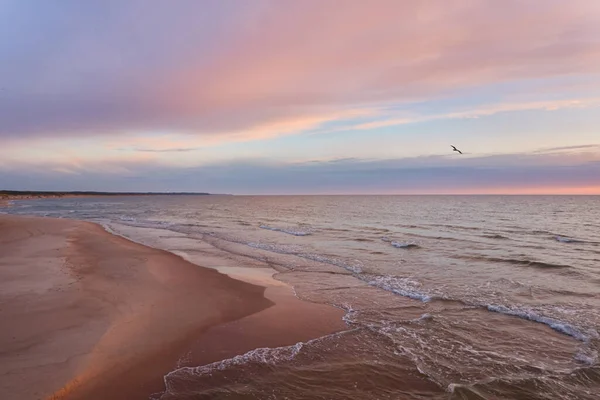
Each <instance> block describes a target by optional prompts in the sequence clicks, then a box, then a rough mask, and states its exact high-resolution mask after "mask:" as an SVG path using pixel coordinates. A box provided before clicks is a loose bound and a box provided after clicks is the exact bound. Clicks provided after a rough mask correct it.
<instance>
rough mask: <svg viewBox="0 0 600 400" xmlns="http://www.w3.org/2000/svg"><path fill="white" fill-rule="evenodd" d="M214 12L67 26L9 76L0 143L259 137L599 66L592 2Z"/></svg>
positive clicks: (277, 6) (491, 1) (394, 3)
mask: <svg viewBox="0 0 600 400" xmlns="http://www.w3.org/2000/svg"><path fill="white" fill-rule="evenodd" d="M207 4H211V5H210V6H207ZM218 6H219V5H218V3H217V2H215V3H203V2H191V3H187V7H188V8H187V9H185V8H177V7H174V6H171V5H165V6H162V5H159V3H146V2H136V3H131V4H128V5H126V6H125V5H124V6H121V8H119V7H117V9H116V11H115V12H114V14H115V15H118V17H115V18H114V19H107V21H104V22H105V27H104V30H105V31H107V32H110V34H106V35H105V34H100V33H98V32H96V31H93V30H91V29H90V30H87V29H85V27H84V22H80V23H79V24H78V25H76V26H75V27H73V26H71V25H69V29H72V31H70V32H71V35H66V37H64V38H61V39H62V40H63V41H64V43H62V42H61V43H62V46H61V47H54V48H52V54H51V57H47V55H46V54H45V53H46V52H47V51H48V50H47V49H37V52H38V53H36V54H35V55H34V56H33V57H34V58H35V57H36V56H37V57H39V59H40V60H44V62H43V63H41V65H40V70H39V74H36V73H35V72H36V71H37V70H36V69H35V68H34V67H31V68H32V69H33V70H34V73H29V74H27V75H20V74H19V71H18V70H15V71H12V76H9V78H10V79H9V81H11V82H17V84H16V85H14V89H11V90H12V91H11V92H10V93H11V94H10V96H5V99H0V106H3V109H4V110H5V111H4V112H0V116H1V117H2V122H0V135H16V134H19V133H25V134H48V135H62V134H65V135H70V134H83V135H101V134H110V133H112V134H115V133H116V134H121V133H123V132H142V131H161V130H165V129H168V130H173V131H178V132H187V133H191V134H200V135H229V136H230V137H235V138H238V139H240V140H242V139H255V138H266V137H272V136H277V135H279V134H281V133H282V132H283V133H285V132H297V131H301V130H303V129H310V128H312V127H314V126H315V125H318V124H320V123H323V122H327V121H331V120H335V119H343V118H348V116H347V114H346V113H347V111H346V110H357V109H360V108H363V107H366V108H369V109H374V108H377V107H382V106H386V105H390V104H398V103H402V102H410V101H414V100H423V99H428V98H433V97H439V96H442V95H448V93H451V92H453V91H457V90H463V89H466V88H471V87H474V86H479V85H487V84H496V83H498V82H506V81H521V80H527V79H533V78H536V79H537V78H553V77H560V76H572V75H582V74H595V73H597V72H598V68H597V67H598V65H600V24H598V23H597V21H598V18H599V17H600V4H599V3H598V2H594V1H585V0H579V1H577V0H576V1H570V2H569V3H568V5H567V4H566V3H565V2H563V1H556V0H547V1H532V2H522V1H515V0H507V1H495V0H488V1H484V0H480V1H478V0H464V1H455V2H452V3H450V2H444V1H437V2H426V1H399V0H377V1H373V2H366V1H362V0H348V1H344V2H343V3H340V2H338V1H333V0H306V1H285V0H284V1H256V2H253V3H251V5H248V4H246V5H245V6H243V7H241V6H240V7H239V8H238V9H236V8H228V9H227V10H226V12H224V11H222V10H221V11H219V13H217V12H216V11H214V10H213V8H217V7H218ZM166 7H169V8H168V9H167V8H166ZM138 8H139V9H138ZM141 8H144V10H145V12H144V13H141V12H140V13H138V12H137V11H140V10H141ZM173 10H175V11H173ZM93 11H94V10H90V11H89V12H90V13H92V12H93ZM119 12H121V14H119ZM163 12H164V14H165V15H166V16H165V17H164V18H162V17H161V15H163ZM195 13H196V14H198V15H202V18H203V20H202V22H203V23H204V25H206V26H208V25H210V22H211V21H210V18H211V13H214V14H215V15H214V18H216V19H218V20H219V21H220V22H219V24H218V25H219V27H218V28H211V29H209V28H206V29H203V28H202V27H200V26H198V24H199V23H198V22H195V21H194V18H190V17H189V15H194V14H195ZM111 15H112V14H111ZM207 15H208V16H207ZM134 16H135V18H134ZM76 17H77V18H81V15H79V14H77V15H76ZM127 21H130V22H131V23H128V22H127ZM134 22H135V23H134ZM132 24H133V25H132ZM31 29H35V28H34V27H32V28H31ZM65 29H66V28H65ZM79 33H81V34H79ZM35 51H36V49H33V52H34V53H35ZM20 87H22V88H24V89H20Z"/></svg>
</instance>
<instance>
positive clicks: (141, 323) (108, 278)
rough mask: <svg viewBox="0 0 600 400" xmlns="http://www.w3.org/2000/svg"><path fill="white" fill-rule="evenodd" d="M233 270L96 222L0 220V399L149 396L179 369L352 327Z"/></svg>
mask: <svg viewBox="0 0 600 400" xmlns="http://www.w3.org/2000/svg"><path fill="white" fill-rule="evenodd" d="M240 267H243V266H240ZM235 273H236V277H237V278H239V279H234V278H232V277H230V276H227V275H225V274H223V273H220V272H218V271H217V270H215V269H211V268H203V267H200V266H198V265H194V264H192V263H190V262H188V261H185V260H184V259H182V258H180V257H178V256H176V255H174V254H172V253H169V252H166V251H162V250H158V249H154V248H150V247H146V246H143V245H141V244H138V243H134V242H131V241H129V240H127V239H125V238H123V237H120V236H116V235H112V234H110V233H108V232H106V231H105V230H104V229H103V228H102V227H101V226H99V225H96V224H93V223H89V222H83V221H77V220H66V219H51V218H39V217H23V216H9V215H0V320H1V321H2V326H3V329H2V330H1V331H0V349H1V354H2V356H1V361H0V393H1V394H2V395H1V396H0V397H2V398H3V399H24V400H26V399H108V398H110V399H147V398H148V397H149V396H150V395H152V394H153V393H157V392H161V391H162V390H163V389H164V382H163V377H164V376H165V375H166V374H168V373H169V372H170V371H173V370H174V369H177V368H178V367H179V366H182V365H188V364H189V365H203V364H206V363H210V362H215V361H219V360H222V359H226V358H230V357H233V356H236V355H239V354H243V353H245V352H248V351H250V350H252V349H255V348H257V347H266V346H268V347H273V346H287V345H293V344H295V343H297V342H299V341H305V340H309V339H312V338H314V337H319V336H322V335H326V334H328V333H331V332H335V331H339V330H341V329H343V328H344V326H345V325H344V323H343V322H342V319H341V318H342V316H343V312H342V311H341V310H338V309H336V308H334V307H331V306H327V305H322V304H313V303H308V302H304V301H300V300H298V299H297V298H296V297H294V294H293V291H292V290H291V288H290V287H289V286H287V285H285V284H283V283H281V282H278V281H274V280H272V279H270V278H269V277H268V276H267V275H264V276H258V275H256V274H248V275H247V276H246V274H244V271H243V269H240V268H238V269H236V272H235ZM240 279H243V280H245V281H243V280H240ZM186 363H187V364H186Z"/></svg>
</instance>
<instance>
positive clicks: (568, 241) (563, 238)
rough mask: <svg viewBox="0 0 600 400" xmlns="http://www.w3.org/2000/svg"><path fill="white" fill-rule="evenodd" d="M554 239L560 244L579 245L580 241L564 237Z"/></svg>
mask: <svg viewBox="0 0 600 400" xmlns="http://www.w3.org/2000/svg"><path fill="white" fill-rule="evenodd" d="M555 239H556V240H557V241H559V242H561V243H581V240H577V239H571V238H568V237H565V236H556V237H555Z"/></svg>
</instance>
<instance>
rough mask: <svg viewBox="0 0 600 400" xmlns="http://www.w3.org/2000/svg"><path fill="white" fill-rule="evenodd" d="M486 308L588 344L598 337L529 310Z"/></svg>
mask: <svg viewBox="0 0 600 400" xmlns="http://www.w3.org/2000/svg"><path fill="white" fill-rule="evenodd" d="M486 308H487V309H488V310H489V311H492V312H497V313H501V314H506V315H511V316H513V317H518V318H523V319H526V320H528V321H533V322H538V323H540V324H544V325H548V326H549V327H550V328H552V329H554V330H555V331H557V332H560V333H562V334H565V335H568V336H571V337H573V338H575V339H577V340H580V341H582V342H587V341H588V340H589V339H590V337H597V335H598V333H597V332H596V331H589V332H588V334H585V333H583V332H582V331H581V330H579V329H578V328H576V327H574V326H572V325H570V324H568V323H566V322H563V321H559V320H556V319H554V318H550V317H545V316H543V315H539V314H537V313H536V312H534V311H532V310H527V309H518V308H509V307H506V306H502V305H488V306H486Z"/></svg>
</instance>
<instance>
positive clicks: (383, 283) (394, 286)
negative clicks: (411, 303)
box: [367, 275, 432, 303]
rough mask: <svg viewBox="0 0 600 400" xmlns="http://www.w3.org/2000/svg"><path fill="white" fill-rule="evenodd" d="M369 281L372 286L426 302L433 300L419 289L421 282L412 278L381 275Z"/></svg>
mask: <svg viewBox="0 0 600 400" xmlns="http://www.w3.org/2000/svg"><path fill="white" fill-rule="evenodd" d="M367 283H368V284H369V285H371V286H375V287H377V288H380V289H383V290H387V291H388V292H392V293H395V294H397V295H400V296H403V297H408V298H410V299H413V300H420V301H422V302H424V303H427V302H429V301H431V299H432V297H431V296H430V295H428V294H426V293H424V292H422V291H420V290H419V287H420V286H421V284H420V283H419V282H417V281H415V280H413V279H410V278H400V277H396V276H387V275H380V276H377V277H375V278H373V279H371V280H368V281H367Z"/></svg>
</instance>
